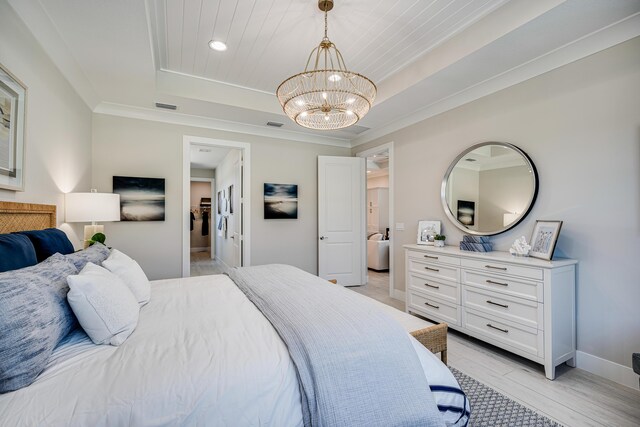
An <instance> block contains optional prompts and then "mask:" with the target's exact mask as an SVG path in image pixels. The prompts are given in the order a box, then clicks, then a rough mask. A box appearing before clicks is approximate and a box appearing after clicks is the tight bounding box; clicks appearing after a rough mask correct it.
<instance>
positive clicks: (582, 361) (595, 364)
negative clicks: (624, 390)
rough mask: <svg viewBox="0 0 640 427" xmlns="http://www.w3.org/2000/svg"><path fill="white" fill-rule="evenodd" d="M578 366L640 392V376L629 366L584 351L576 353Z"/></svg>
mask: <svg viewBox="0 0 640 427" xmlns="http://www.w3.org/2000/svg"><path fill="white" fill-rule="evenodd" d="M576 366H577V367H578V368H580V369H584V370H585V371H588V372H591V373H592V374H596V375H599V376H601V377H604V378H606V379H608V380H611V381H614V382H616V383H618V384H622V385H624V386H627V387H629V388H632V389H634V390H640V387H639V385H638V375H637V374H636V373H635V372H633V369H631V368H630V367H628V366H624V365H620V364H618V363H614V362H611V361H610V360H606V359H602V358H600V357H598V356H594V355H593V354H589V353H585V352H583V351H576Z"/></svg>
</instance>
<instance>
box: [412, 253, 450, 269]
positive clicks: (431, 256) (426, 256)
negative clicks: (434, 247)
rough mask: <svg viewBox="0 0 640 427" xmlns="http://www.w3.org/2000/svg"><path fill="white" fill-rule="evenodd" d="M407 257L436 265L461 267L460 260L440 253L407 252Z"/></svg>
mask: <svg viewBox="0 0 640 427" xmlns="http://www.w3.org/2000/svg"><path fill="white" fill-rule="evenodd" d="M407 255H408V256H409V258H413V259H417V260H423V261H429V262H430V263H435V264H450V265H456V266H457V265H460V258H458V257H454V256H449V255H444V254H440V253H438V252H429V253H424V252H418V251H407Z"/></svg>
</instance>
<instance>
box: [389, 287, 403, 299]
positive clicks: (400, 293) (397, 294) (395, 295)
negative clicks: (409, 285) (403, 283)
mask: <svg viewBox="0 0 640 427" xmlns="http://www.w3.org/2000/svg"><path fill="white" fill-rule="evenodd" d="M391 298H393V299H397V300H399V301H404V300H405V299H406V298H405V293H404V291H399V290H397V289H394V290H393V295H391Z"/></svg>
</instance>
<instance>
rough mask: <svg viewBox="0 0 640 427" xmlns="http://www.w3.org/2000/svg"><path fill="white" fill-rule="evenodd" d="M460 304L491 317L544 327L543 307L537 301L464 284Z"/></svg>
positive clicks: (534, 326)
mask: <svg viewBox="0 0 640 427" xmlns="http://www.w3.org/2000/svg"><path fill="white" fill-rule="evenodd" d="M462 305H463V306H464V307H466V308H471V309H474V310H476V311H480V312H482V313H484V314H486V315H487V316H488V317H489V318H492V319H493V318H499V319H502V320H507V321H512V322H516V323H519V324H521V325H524V326H528V327H531V328H535V329H544V328H543V323H544V321H543V308H544V307H543V305H542V304H541V303H539V302H537V301H531V300H525V299H522V298H515V297H512V296H508V295H504V294H500V293H498V292H492V291H486V290H480V289H478V288H473V287H469V286H464V287H463V288H462Z"/></svg>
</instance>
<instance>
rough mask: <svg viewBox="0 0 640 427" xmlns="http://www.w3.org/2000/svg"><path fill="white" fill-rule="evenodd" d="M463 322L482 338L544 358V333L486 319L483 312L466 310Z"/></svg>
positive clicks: (510, 323)
mask: <svg viewBox="0 0 640 427" xmlns="http://www.w3.org/2000/svg"><path fill="white" fill-rule="evenodd" d="M462 320H463V323H464V326H465V328H466V329H467V330H469V331H470V332H472V333H473V334H477V335H479V336H481V337H486V338H488V339H492V340H495V341H497V342H499V343H502V344H505V345H507V346H511V347H513V348H516V349H518V350H520V351H523V352H525V353H528V354H531V355H534V356H539V357H543V356H544V347H543V346H544V344H543V333H542V332H541V331H538V330H536V329H534V328H528V327H526V326H522V325H518V324H516V323H513V322H509V321H503V320H496V319H495V318H493V319H492V318H490V317H486V316H485V315H484V314H483V313H482V312H478V311H475V310H473V309H471V308H465V309H464V311H463V314H462Z"/></svg>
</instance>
